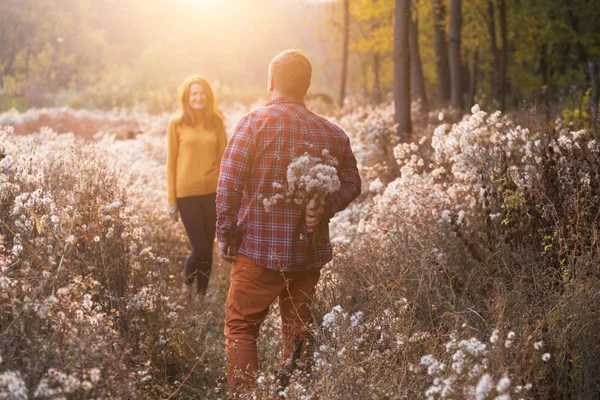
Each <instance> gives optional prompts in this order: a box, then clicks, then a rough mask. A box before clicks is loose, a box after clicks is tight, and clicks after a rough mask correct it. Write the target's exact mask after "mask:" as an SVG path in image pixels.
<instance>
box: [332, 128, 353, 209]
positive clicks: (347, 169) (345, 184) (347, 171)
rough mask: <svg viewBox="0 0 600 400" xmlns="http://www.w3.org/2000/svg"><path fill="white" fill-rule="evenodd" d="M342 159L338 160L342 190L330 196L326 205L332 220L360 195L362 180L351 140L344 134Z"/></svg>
mask: <svg viewBox="0 0 600 400" xmlns="http://www.w3.org/2000/svg"><path fill="white" fill-rule="evenodd" d="M343 137H344V140H343V144H342V149H343V152H342V157H341V160H338V161H339V162H340V163H339V166H338V175H339V178H340V188H339V190H338V191H337V192H335V193H332V194H331V195H329V199H328V200H329V201H327V203H326V207H327V209H326V210H325V215H326V216H327V217H329V218H332V217H333V216H334V215H335V213H337V212H338V211H342V210H343V209H345V208H346V207H348V205H349V204H350V203H351V202H352V200H354V199H355V198H357V197H358V196H359V195H360V188H361V180H360V175H359V173H358V168H357V166H356V158H355V157H354V153H352V148H351V147H350V139H348V136H346V134H345V133H343Z"/></svg>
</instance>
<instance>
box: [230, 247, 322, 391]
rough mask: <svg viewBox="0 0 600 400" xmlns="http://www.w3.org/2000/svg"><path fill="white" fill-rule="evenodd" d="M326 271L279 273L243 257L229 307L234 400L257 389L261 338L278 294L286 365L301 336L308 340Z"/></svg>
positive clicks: (233, 276) (234, 274) (233, 280)
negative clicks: (314, 298) (314, 303)
mask: <svg viewBox="0 0 600 400" xmlns="http://www.w3.org/2000/svg"><path fill="white" fill-rule="evenodd" d="M320 273H321V272H320V268H316V269H311V270H308V271H298V272H281V271H274V270H270V269H267V268H265V267H261V266H260V265H257V264H255V263H254V262H253V261H252V259H251V258H249V257H246V256H244V255H238V256H237V258H236V261H235V263H234V264H233V268H232V270H231V286H230V288H229V294H228V296H227V303H226V305H225V338H226V340H225V354H226V356H227V379H228V381H229V385H230V387H231V391H232V395H233V396H234V398H236V397H237V396H240V395H243V394H246V393H251V392H252V391H253V390H254V388H255V382H256V375H257V374H258V354H257V347H256V339H257V338H258V332H259V329H260V325H261V324H262V322H263V321H264V320H265V318H266V316H267V313H268V312H269V307H270V305H271V304H272V303H273V301H275V299H276V298H279V309H280V312H281V322H282V324H281V326H282V332H281V333H282V341H283V346H284V348H283V356H282V364H281V366H283V365H284V364H285V362H286V361H287V360H288V359H289V358H290V356H291V355H292V352H293V351H294V342H297V340H298V339H299V340H302V341H303V342H304V343H305V342H306V337H307V325H308V323H309V322H310V309H309V305H310V300H311V296H312V294H313V293H314V290H315V286H316V285H317V282H318V280H319V276H320ZM296 338H298V339H296Z"/></svg>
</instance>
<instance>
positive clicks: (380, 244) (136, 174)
mask: <svg viewBox="0 0 600 400" xmlns="http://www.w3.org/2000/svg"><path fill="white" fill-rule="evenodd" d="M390 110H391V108H390V107H381V108H377V109H367V110H365V109H353V110H351V112H350V114H348V115H344V116H340V117H339V118H338V122H339V123H340V124H341V125H342V126H344V127H345V129H346V130H347V131H348V132H349V133H350V134H351V136H352V137H351V139H352V144H353V146H354V148H355V149H356V150H357V153H358V154H357V157H358V158H359V160H360V162H361V165H360V169H361V174H362V176H363V179H364V185H365V186H364V188H363V192H364V193H363V195H362V196H361V198H360V199H359V200H358V201H357V202H356V203H355V204H354V205H353V206H352V207H351V208H350V209H349V210H347V211H345V212H343V213H340V215H338V216H337V217H336V218H335V219H334V221H332V225H333V226H332V232H333V234H334V236H335V237H334V239H335V241H336V243H339V245H338V246H337V247H336V250H335V258H334V261H333V262H332V263H331V265H329V266H328V267H327V268H326V269H325V270H324V273H323V275H322V276H323V278H322V279H321V282H320V284H319V289H318V293H317V295H316V297H315V302H314V315H315V324H314V325H313V326H312V328H311V333H312V337H313V343H312V344H311V346H312V350H311V353H312V357H310V358H309V359H308V360H306V363H305V364H304V365H301V366H300V368H299V369H298V370H297V371H296V372H295V373H294V376H293V377H292V381H291V384H290V385H289V387H288V389H287V391H286V392H285V396H286V397H287V398H290V399H348V398H352V399H401V398H406V399H414V398H428V397H431V398H477V397H478V394H479V396H480V398H490V399H492V398H495V397H497V396H505V397H500V398H507V397H506V395H507V394H508V393H510V396H511V397H512V398H529V399H532V398H540V399H542V398H543V399H545V398H556V399H570V398H582V399H595V398H597V394H598V393H599V392H600V382H599V378H598V377H599V376H600V371H599V369H600V367H599V365H600V349H599V348H598V340H597V339H598V333H599V332H600V316H599V311H600V299H599V296H600V280H599V276H600V271H599V270H598V265H600V252H599V241H598V238H599V237H600V235H599V233H600V229H599V215H600V214H599V210H600V192H599V190H600V170H599V169H598V165H600V162H599V158H598V142H597V141H593V138H591V137H589V136H587V134H583V133H576V134H573V132H571V130H570V129H569V128H568V127H561V126H557V127H556V128H555V129H554V130H552V131H534V132H529V131H526V130H522V129H520V128H518V127H516V126H514V124H511V122H510V121H507V120H501V119H493V120H491V119H489V116H483V115H479V114H477V115H479V116H478V117H477V118H478V119H477V121H474V120H464V121H463V122H461V123H460V124H458V125H456V126H454V127H452V126H451V125H450V124H448V125H447V126H446V127H445V128H443V129H442V130H441V131H440V130H438V131H436V133H435V134H434V132H433V130H434V128H435V127H434V126H433V125H430V124H429V123H430V122H432V120H433V119H434V117H437V113H435V114H436V115H435V116H429V117H427V118H423V119H422V121H421V122H420V123H419V124H420V125H418V129H417V132H420V135H418V136H424V137H426V139H425V141H424V142H423V143H421V144H416V143H415V144H414V146H413V147H411V146H405V147H399V148H397V149H396V151H390V149H389V148H386V146H385V143H389V140H391V138H392V135H393V131H394V130H393V124H392V123H391V120H390V115H391V111H390ZM235 113H239V110H234V111H232V112H231V114H232V115H233V114H235ZM369 115H370V117H369ZM163 122H164V121H163V120H162V119H161V120H154V121H150V122H149V123H148V127H147V129H146V130H145V131H144V134H142V135H139V136H137V137H136V138H135V139H133V140H129V141H115V140H114V139H112V138H110V137H97V138H96V140H95V141H92V142H83V141H82V140H80V139H78V138H77V137H76V136H73V135H56V134H54V133H52V132H48V131H43V132H41V133H37V134H35V135H31V136H16V135H14V134H12V133H8V132H5V133H4V134H3V135H2V136H1V137H0V158H1V160H0V200H1V205H0V220H1V221H2V222H1V223H2V226H1V227H0V265H1V271H0V336H1V340H0V398H6V399H27V398H31V397H35V396H37V398H47V399H58V398H69V399H84V398H121V399H131V398H135V399H144V398H169V397H170V396H171V398H181V399H188V398H189V399H191V398H194V399H197V398H207V399H217V398H225V394H226V391H227V386H226V383H225V379H224V378H225V372H224V365H225V363H224V352H223V343H222V342H223V333H222V331H223V305H224V301H225V297H226V294H227V289H228V271H229V266H228V265H227V264H224V263H219V264H218V265H216V266H215V268H214V273H213V277H212V279H211V283H210V287H209V302H208V303H207V305H206V307H205V308H204V310H203V311H201V312H200V313H198V314H195V315H190V314H189V313H187V314H186V312H185V311H184V310H182V309H181V308H180V307H179V306H177V304H176V302H175V299H176V297H177V295H178V290H179V284H180V278H179V274H180V272H181V263H182V261H183V259H184V258H185V256H186V251H187V250H186V249H187V243H186V240H185V235H184V232H183V229H182V228H181V226H180V225H178V224H174V223H173V222H171V221H170V220H169V219H168V216H167V215H166V213H165V212H164V210H163V209H162V206H160V204H162V202H163V198H164V193H165V188H164V182H163V181H164V176H163V174H164V159H165V149H164V143H163V142H164V136H163V135H164V132H163V129H162V128H163V126H162V124H163ZM495 133H499V134H498V135H497V137H493V135H494V134H495ZM511 135H512V136H511ZM507 138H508V139H507ZM559 138H562V139H559ZM509 139H510V140H509ZM557 139H558V140H557ZM537 140H540V143H539V145H535V143H536V141H537ZM373 143H376V145H374V144H373ZM457 143H458V144H457ZM528 143H529V144H528ZM590 143H591V144H590ZM432 145H433V146H432ZM413 155H414V156H415V157H412V156H413ZM420 159H423V163H422V164H420V163H419V160H420ZM398 164H399V166H398ZM441 167H443V168H444V171H441V170H440V168H441ZM377 180H379V181H380V182H382V183H381V184H377V182H376V181H377ZM374 183H375V184H374ZM482 189H484V190H483V191H482ZM278 328H279V322H278V317H277V310H276V308H275V309H274V310H273V313H271V315H270V316H269V318H268V320H267V321H266V323H265V324H264V326H263V328H262V335H261V339H260V343H259V349H260V357H261V365H262V369H261V377H259V382H260V384H259V390H258V393H257V395H258V398H270V396H272V394H273V392H274V391H275V388H276V384H275V376H276V372H277V371H275V370H274V368H275V366H276V365H277V361H276V360H277V358H278V355H279V344H280V343H279V342H280V341H279V335H278ZM511 332H512V333H511ZM539 342H543V344H540V343H539ZM536 343H537V344H536ZM534 344H535V346H534ZM484 345H485V347H483V346H484ZM536 347H537V348H536ZM545 353H548V354H549V357H550V359H549V360H547V361H544V360H542V355H543V354H545ZM442 364H443V366H442ZM483 377H485V378H483ZM503 378H507V379H508V380H509V381H510V383H509V384H508V387H506V385H507V380H506V379H503ZM488 379H489V380H488ZM528 384H530V385H531V388H529V386H527V385H528ZM11 385H12V386H11ZM526 386H527V388H526ZM517 391H518V393H517Z"/></svg>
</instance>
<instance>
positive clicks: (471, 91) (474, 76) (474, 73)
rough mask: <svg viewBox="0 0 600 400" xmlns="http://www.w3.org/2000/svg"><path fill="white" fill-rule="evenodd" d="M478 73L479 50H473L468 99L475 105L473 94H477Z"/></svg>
mask: <svg viewBox="0 0 600 400" xmlns="http://www.w3.org/2000/svg"><path fill="white" fill-rule="evenodd" d="M478 75H479V51H477V50H475V55H474V56H473V67H472V68H471V76H470V78H471V79H470V81H469V94H468V99H469V102H470V103H471V105H475V96H476V95H477V76H478Z"/></svg>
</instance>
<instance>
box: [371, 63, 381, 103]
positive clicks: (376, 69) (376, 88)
mask: <svg viewBox="0 0 600 400" xmlns="http://www.w3.org/2000/svg"><path fill="white" fill-rule="evenodd" d="M380 71H381V56H380V55H379V53H378V52H375V53H374V54H373V102H374V103H375V104H379V103H381V83H380V82H379V76H380Z"/></svg>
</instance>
